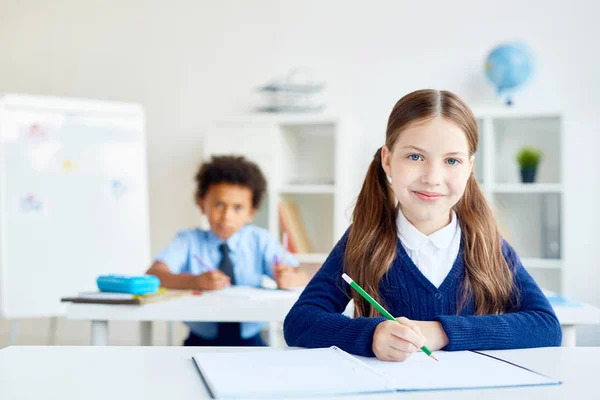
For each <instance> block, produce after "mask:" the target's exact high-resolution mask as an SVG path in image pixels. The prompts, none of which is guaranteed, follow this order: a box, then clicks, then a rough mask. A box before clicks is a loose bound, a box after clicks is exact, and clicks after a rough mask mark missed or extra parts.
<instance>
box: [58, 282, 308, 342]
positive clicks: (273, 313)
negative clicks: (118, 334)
mask: <svg viewBox="0 0 600 400" xmlns="http://www.w3.org/2000/svg"><path fill="white" fill-rule="evenodd" d="M299 295H300V293H299V292H294V291H284V290H264V291H263V293H262V294H261V297H260V298H245V297H241V296H240V297H236V296H228V295H224V294H220V293H219V292H205V293H204V294H202V295H201V296H189V297H183V298H180V299H173V300H168V301H165V302H161V303H155V304H147V305H143V306H124V305H107V304H75V303H73V304H70V305H69V306H68V307H67V318H68V319H78V320H90V321H92V345H95V346H104V345H108V321H139V322H140V340H141V341H140V343H141V344H142V345H143V346H150V345H152V322H153V321H199V322H246V321H247V322H252V321H260V322H269V323H270V326H269V343H270V344H275V345H280V343H278V341H277V338H278V337H279V335H278V334H277V323H278V322H281V321H283V320H284V319H285V316H286V315H287V313H288V311H289V310H290V309H291V308H292V306H293V305H294V303H295V302H296V300H297V299H298V296H299Z"/></svg>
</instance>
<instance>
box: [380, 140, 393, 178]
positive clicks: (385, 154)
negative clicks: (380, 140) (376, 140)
mask: <svg viewBox="0 0 600 400" xmlns="http://www.w3.org/2000/svg"><path fill="white" fill-rule="evenodd" d="M391 165H392V152H391V151H390V149H389V148H388V147H387V144H386V145H383V146H382V147H381V167H382V168H383V170H384V171H385V174H386V175H387V176H388V177H390V176H392V167H391Z"/></svg>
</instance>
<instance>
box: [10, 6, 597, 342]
mask: <svg viewBox="0 0 600 400" xmlns="http://www.w3.org/2000/svg"><path fill="white" fill-rule="evenodd" d="M599 11H600V6H599V5H598V3H597V2H594V1H591V0H590V1H584V0H575V1H570V2H564V1H554V0H552V1H548V0H546V1H528V2H522V1H516V0H507V1H501V2H478V1H465V0H454V1H452V2H446V1H424V2H410V1H398V0H396V1H376V2H364V1H348V0H346V1H341V0H331V1H313V0H307V1H275V0H254V1H241V0H238V1H233V0H222V1H205V0H195V1H184V0H172V1H169V2H166V1H147V0H146V1H142V0H127V1H113V0H109V1H107V0H103V1H95V0H85V1H74V0H63V1H57V2H44V1H31V0H21V1H18V2H14V1H5V0H0V92H11V93H26V94H35V95H50V96H65V97H77V98H91V99H98V100H109V101H123V102H133V103H139V104H141V105H142V106H143V108H144V110H145V115H146V134H147V167H148V169H147V171H148V186H149V206H150V250H151V255H150V256H151V257H154V256H155V255H156V253H157V252H158V251H159V250H160V249H162V248H163V247H164V246H165V245H166V244H167V243H168V242H169V241H170V240H171V238H172V237H173V235H174V234H175V232H177V231H178V230H179V229H182V228H186V227H191V226H195V225H198V224H199V223H200V220H201V219H200V213H199V211H198V209H197V208H196V206H195V204H194V201H193V193H194V181H193V176H194V173H195V171H196V169H197V167H198V165H199V164H200V163H201V162H202V160H203V158H204V156H205V152H206V149H205V138H206V137H207V135H208V133H210V131H211V129H212V127H213V126H214V123H215V121H221V120H227V119H229V118H232V117H235V116H238V115H247V114H249V113H254V112H255V110H256V108H257V104H258V101H259V100H257V96H258V95H259V94H260V93H258V92H257V88H259V87H261V86H262V85H264V84H266V83H268V82H272V81H273V80H274V79H285V77H286V76H288V74H289V73H290V71H293V70H294V69H295V68H304V69H305V71H310V77H311V79H312V80H313V81H315V82H322V83H324V85H325V90H324V91H323V93H322V95H323V99H324V100H323V101H324V104H326V107H325V109H324V110H323V111H322V112H323V113H326V115H343V116H348V117H349V118H351V119H352V121H354V122H353V123H354V126H355V127H356V132H357V134H356V135H354V136H353V137H352V140H348V144H345V145H344V146H346V145H348V146H349V151H350V152H351V154H352V155H353V156H352V157H351V159H350V160H349V161H348V163H347V165H346V167H347V168H346V167H345V168H344V176H345V178H344V179H346V180H347V181H348V182H349V184H348V185H349V186H348V189H347V193H349V194H348V196H347V197H346V199H347V200H348V206H350V204H351V200H352V194H354V195H355V194H356V193H357V192H358V189H359V188H360V185H361V184H362V181H363V178H364V174H365V172H366V168H367V166H368V164H369V163H370V161H371V157H372V155H373V153H374V152H375V150H376V149H377V148H378V147H380V146H381V145H382V144H383V139H384V137H385V127H386V123H387V117H388V115H389V113H390V111H391V109H392V107H393V105H394V103H395V102H396V101H397V100H398V99H399V98H400V97H402V96H403V95H404V94H407V93H408V92H411V91H413V90H416V89H421V88H434V89H446V90H450V91H452V92H454V93H456V94H457V95H459V96H460V97H462V98H463V100H465V101H466V103H467V104H468V105H469V106H471V107H472V108H473V109H474V110H500V109H506V108H507V106H506V105H505V100H506V99H505V98H501V97H500V96H498V94H497V91H496V88H495V87H494V85H493V84H492V83H491V82H489V81H488V80H487V78H486V73H485V67H486V58H487V56H488V54H489V53H490V51H491V50H492V49H493V48H494V47H496V46H498V45H500V44H502V43H509V42H513V41H522V42H524V43H526V44H527V46H528V47H529V48H530V49H531V52H532V55H533V59H534V61H535V67H534V74H533V75H532V77H531V79H530V80H528V82H527V83H526V85H524V86H523V87H522V88H521V90H519V91H518V92H515V94H514V96H513V102H514V105H513V106H512V107H511V109H513V110H515V112H519V110H537V111H535V112H533V114H531V115H532V117H531V119H532V120H533V121H534V123H537V122H539V118H538V114H544V115H548V121H545V122H544V121H542V122H541V125H537V126H541V127H543V126H547V125H544V124H550V128H548V129H549V131H552V132H555V134H556V135H559V136H554V137H553V139H551V140H553V143H555V144H556V146H554V147H551V148H549V149H546V150H545V153H546V154H545V158H544V162H545V163H546V164H545V165H546V166H545V168H546V171H548V170H550V171H555V173H554V175H553V176H550V175H548V174H551V172H547V174H546V175H544V173H542V172H541V171H540V175H539V179H540V182H541V183H548V184H558V185H559V186H554V187H549V188H548V187H546V188H543V187H542V188H541V189H540V190H539V192H536V191H533V192H528V193H527V194H529V195H531V196H533V197H532V198H533V200H531V199H530V200H531V201H533V202H534V205H533V206H532V205H527V204H529V203H528V201H529V200H524V201H523V202H522V203H520V202H519V201H520V200H515V196H516V195H515V194H514V193H513V192H514V191H516V192H519V191H521V192H522V190H521V189H518V188H517V189H515V190H509V189H506V188H504V189H503V188H502V187H501V186H499V187H498V188H497V190H498V192H504V197H503V198H502V199H501V200H500V201H499V202H498V203H501V204H504V205H506V207H505V209H504V211H503V212H504V213H508V214H509V217H508V218H509V222H507V225H510V224H511V223H510V214H511V213H513V214H512V215H519V212H520V211H519V210H523V209H527V207H534V208H536V207H538V206H537V205H536V204H540V203H535V202H536V201H538V200H536V199H538V197H540V196H541V197H540V198H542V197H543V198H544V199H546V198H547V197H548V198H550V200H549V202H550V203H552V204H554V203H556V201H554V203H553V200H552V196H553V195H554V196H555V197H556V196H558V198H559V200H558V202H559V203H560V205H558V206H557V205H552V204H550V205H549V206H548V207H551V208H552V207H554V208H553V210H555V211H553V213H554V214H553V215H554V217H553V218H554V220H559V221H561V227H560V232H561V233H560V235H562V236H561V237H562V244H561V249H560V250H561V251H560V253H561V259H563V260H564V262H562V263H560V264H553V266H551V267H550V268H545V267H540V268H541V269H543V270H544V268H545V270H544V271H542V272H535V271H534V272H532V274H534V276H535V277H536V278H537V279H539V280H540V281H543V282H544V283H545V285H544V286H546V287H548V288H549V289H553V290H555V291H558V292H560V293H562V294H564V295H567V296H570V297H573V298H576V299H577V300H578V301H581V302H585V303H588V304H591V305H594V306H596V307H600V290H599V289H600V254H599V252H598V250H597V249H598V245H599V239H600V234H599V230H600V212H599V211H598V204H600V190H599V188H600V176H599V174H598V170H599V169H600V161H599V158H598V152H599V151H600V135H599V133H600V112H599V110H600V98H599V97H598V93H599V91H600V76H599V75H598V65H599V64H600V45H599V44H598V38H599V37H600V26H599V25H598V24H597V15H598V12H599ZM527 112H528V111H527ZM527 112H525V111H523V113H524V114H522V115H525V119H527V118H528V117H527ZM536 113H537V114H536ZM499 114H502V112H490V113H487V111H481V113H478V112H477V111H476V115H477V116H478V118H479V122H480V124H483V125H485V124H486V123H489V125H488V126H491V127H496V132H497V133H498V132H507V130H509V129H510V126H511V123H512V122H511V121H510V120H509V121H508V122H506V121H505V123H503V122H502V121H500V122H498V121H495V120H492V119H490V120H489V121H488V120H486V118H487V117H486V116H490V115H491V116H492V117H493V116H497V115H499ZM492 117H490V118H492ZM509 119H510V118H509ZM486 121H488V122H486ZM536 121H537V122H536ZM557 121H558V122H557ZM494 124H495V125H494ZM553 124H554V125H553ZM483 125H482V130H483V129H484V128H483ZM515 129H517V130H516V131H514V132H517V133H515V135H518V137H524V136H523V135H526V133H523V132H522V131H518V129H526V128H523V127H521V128H515ZM535 129H538V128H535ZM540 129H541V128H540ZM207 132H208V133H207ZM556 132H559V133H556ZM538 133H539V132H538ZM502 134H504V133H502ZM507 135H510V133H508V134H507ZM560 135H562V136H560ZM544 141H545V140H544V139H543V138H542V139H540V138H539V137H538V138H537V139H535V140H534V143H529V144H533V145H536V144H537V145H539V144H540V143H543V142H544ZM526 144H528V143H527V142H526V141H525V142H523V143H519V144H518V146H521V145H526ZM497 145H498V146H497V148H499V149H502V148H503V147H502V146H503V144H501V142H500V141H498V142H497ZM511 146H512V145H511ZM515 146H516V145H515ZM518 146H517V147H514V146H513V147H510V146H508V148H510V152H509V153H507V154H506V157H505V158H504V159H502V160H504V161H505V162H504V163H503V162H502V160H500V162H496V163H494V165H493V167H494V168H495V170H494V171H493V172H490V171H488V172H485V171H484V172H481V173H482V174H483V175H481V178H482V180H483V178H484V177H485V176H488V177H496V178H497V181H498V182H499V183H511V182H513V181H515V182H516V181H517V180H518V179H519V178H518V176H517V175H514V176H512V175H511V177H510V178H506V177H505V176H506V175H507V174H509V172H510V174H512V173H513V172H514V171H513V169H514V166H513V165H512V164H515V162H513V161H514V159H515V156H516V153H514V152H513V150H515V151H516V150H518V148H519V147H518ZM489 148H490V149H492V147H489ZM552 154H554V155H555V159H554V160H553V158H552ZM478 157H479V155H478ZM506 160H508V161H506ZM478 162H480V160H478ZM553 162H556V163H557V164H558V165H560V167H558V169H552V167H551V164H552V163H553ZM484 164H485V161H483V164H481V165H482V166H483V165H484ZM503 165H504V166H505V167H506V168H507V170H503V169H502V168H503ZM511 168H512V169H511ZM548 168H549V169H548ZM508 170H510V171H509V172H506V171H508ZM557 171H558V172H557ZM486 174H488V175H486ZM482 183H483V184H484V185H485V184H486V182H485V180H484V181H483V182H482ZM544 193H545V194H548V195H549V196H546V197H544V196H543V194H544ZM488 194H490V195H491V196H498V193H497V192H494V191H493V190H492V189H489V191H488ZM500 196H502V193H500ZM536 196H537V197H536ZM541 201H542V202H544V201H545V200H541ZM546 203H548V202H546ZM511 207H512V208H511ZM523 207H525V208H523ZM557 207H558V208H557ZM511 210H512V211H511ZM557 213H558V214H557ZM556 215H558V216H556ZM0 223H2V221H0ZM508 229H511V228H510V227H509V228H508ZM515 229H517V230H518V228H514V227H512V229H511V230H512V231H513V233H512V235H511V237H513V239H514V238H515V237H516V238H517V239H518V237H519V232H515ZM526 236H529V235H526ZM515 247H516V248H517V250H519V245H518V244H515ZM326 250H327V249H326V248H325V249H323V250H322V251H326ZM525 256H528V257H529V258H537V259H539V258H543V255H539V254H533V255H527V254H525ZM525 256H524V255H522V257H525ZM313 261H314V260H313ZM526 266H527V265H526ZM147 267H148V266H140V272H143V271H144V270H145V269H146V268H147ZM32 279H35V277H32ZM3 284H4V285H10V282H3ZM48 324H49V320H48V319H44V318H35V319H25V320H23V321H21V325H20V329H19V335H18V337H17V344H38V343H45V342H46V340H47V329H48ZM154 329H155V332H154V333H155V335H154V337H155V344H162V343H165V340H166V338H165V334H164V325H162V324H155V328H154ZM8 331H9V321H5V320H0V347H1V346H4V345H5V343H6V342H7V340H8ZM577 332H578V337H577V339H578V344H580V345H595V346H599V345H600V328H599V326H598V325H595V326H594V325H593V326H583V327H580V328H578V329H577ZM89 335H90V327H89V323H87V322H84V321H68V320H65V319H62V318H61V319H60V320H59V324H58V331H57V343H58V344H88V343H89V337H90V336H89ZM110 335H111V337H110V340H111V343H114V344H137V341H138V333H137V326H136V324H134V323H126V322H111V330H110ZM184 335H185V329H184V328H183V326H182V325H180V324H178V325H177V329H176V340H175V341H176V342H179V341H180V339H181V338H182V337H183V336H184Z"/></svg>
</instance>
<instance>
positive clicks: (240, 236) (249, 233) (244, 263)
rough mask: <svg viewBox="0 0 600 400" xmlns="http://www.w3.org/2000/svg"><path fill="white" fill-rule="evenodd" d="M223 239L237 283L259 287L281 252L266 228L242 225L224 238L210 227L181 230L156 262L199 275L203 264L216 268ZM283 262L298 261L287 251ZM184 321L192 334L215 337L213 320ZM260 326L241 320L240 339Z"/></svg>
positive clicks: (210, 338) (215, 329)
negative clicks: (208, 228) (228, 251)
mask: <svg viewBox="0 0 600 400" xmlns="http://www.w3.org/2000/svg"><path fill="white" fill-rule="evenodd" d="M223 242H226V243H227V246H228V247H229V250H230V253H229V257H230V258H231V261H232V263H233V274H234V276H235V282H236V285H241V286H254V287H258V286H260V285H261V281H262V276H263V275H267V276H270V277H271V278H273V265H274V260H275V257H276V256H278V257H280V256H281V254H283V246H282V245H281V244H280V243H279V241H277V240H276V239H275V238H274V237H273V236H272V235H271V234H270V233H269V232H268V231H267V230H265V229H262V228H259V227H257V226H253V225H246V226H244V227H243V228H242V229H240V230H239V231H238V232H236V233H235V234H233V235H232V236H231V237H230V238H229V239H227V240H226V241H224V240H223V239H221V238H219V237H218V236H217V235H215V234H214V233H213V232H212V231H211V230H208V231H205V230H202V229H188V230H183V231H180V232H178V233H177V236H176V237H175V239H173V241H172V242H171V243H169V245H168V246H167V248H166V249H164V250H163V251H161V252H160V253H159V254H158V256H157V257H156V261H160V262H162V263H164V264H166V265H167V266H168V267H169V269H170V270H171V272H172V273H174V274H181V273H187V274H193V275H200V274H203V273H205V272H208V271H209V269H208V268H206V266H204V265H202V264H203V263H204V264H206V265H208V266H209V267H211V268H213V269H218V267H219V264H220V262H221V258H222V257H223V255H222V253H221V251H220V250H219V245H220V244H221V243H223ZM200 260H202V261H200ZM283 263H284V264H287V265H291V266H298V261H297V260H296V259H294V258H293V257H292V256H291V255H290V254H289V253H286V255H285V256H284V260H283ZM185 324H186V325H187V326H188V327H189V328H190V330H191V331H192V332H193V333H194V334H196V335H198V336H201V337H202V338H204V339H206V340H213V339H215V338H216V337H217V323H215V322H189V321H188V322H185ZM263 325H264V323H261V322H242V323H241V336H242V338H244V339H248V338H251V337H253V336H255V335H257V334H258V333H259V332H260V330H261V328H262V326H263Z"/></svg>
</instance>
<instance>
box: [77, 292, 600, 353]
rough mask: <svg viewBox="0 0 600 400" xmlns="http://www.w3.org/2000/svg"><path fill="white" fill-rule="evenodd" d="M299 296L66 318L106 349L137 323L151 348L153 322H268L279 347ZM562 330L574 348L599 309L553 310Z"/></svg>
mask: <svg viewBox="0 0 600 400" xmlns="http://www.w3.org/2000/svg"><path fill="white" fill-rule="evenodd" d="M299 295H300V294H299V293H298V292H293V291H291V292H287V291H282V290H277V291H273V295H272V297H271V298H270V300H269V299H268V298H261V299H253V298H242V297H231V296H225V295H221V294H219V292H205V293H204V294H203V295H201V296H190V297H184V298H181V299H174V300H168V301H165V302H161V303H155V304H148V305H143V306H123V305H105V304H70V305H69V306H68V308H67V318H68V319H77V320H89V321H92V345H96V346H98V345H100V346H102V345H108V321H139V322H140V340H141V341H140V343H141V344H142V345H151V344H152V322H153V321H213V322H243V321H264V322H269V323H270V325H269V343H270V344H271V345H278V346H281V343H279V342H280V341H279V340H278V337H279V335H278V334H277V323H278V322H281V321H283V320H284V319H285V316H286V315H287V313H288V311H289V310H290V308H291V307H292V306H293V305H294V303H295V302H296V300H297V299H298V296H299ZM553 308H554V311H555V312H556V315H557V316H558V319H559V321H560V324H561V326H562V329H563V346H568V347H574V346H575V338H576V336H575V327H576V326H577V325H591V324H600V309H598V308H596V307H593V306H590V305H587V304H583V305H581V306H570V305H555V306H553Z"/></svg>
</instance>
